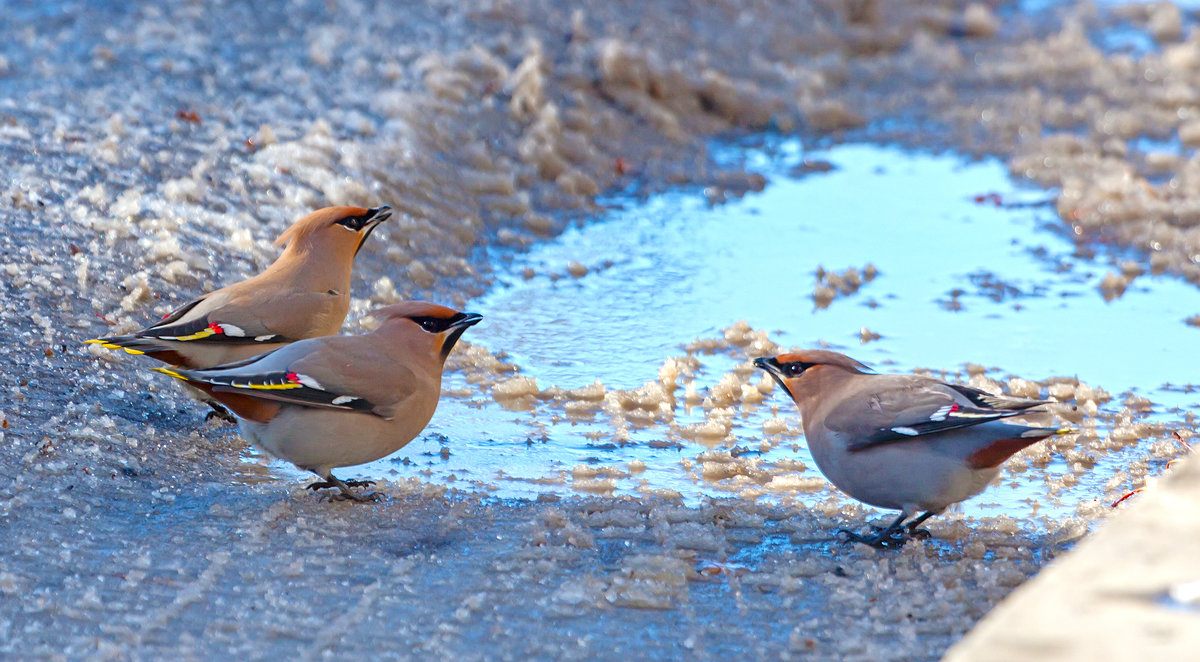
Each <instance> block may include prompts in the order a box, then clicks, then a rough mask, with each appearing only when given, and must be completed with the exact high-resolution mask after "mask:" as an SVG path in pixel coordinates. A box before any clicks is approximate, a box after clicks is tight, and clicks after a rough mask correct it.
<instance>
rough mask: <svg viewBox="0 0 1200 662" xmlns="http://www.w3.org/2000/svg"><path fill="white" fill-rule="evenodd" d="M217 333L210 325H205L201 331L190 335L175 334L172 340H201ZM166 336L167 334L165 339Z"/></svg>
mask: <svg viewBox="0 0 1200 662" xmlns="http://www.w3.org/2000/svg"><path fill="white" fill-rule="evenodd" d="M215 333H216V331H213V330H212V329H210V328H208V327H204V328H203V329H200V330H199V331H197V332H195V333H193V334H191V335H190V336H175V337H173V338H170V340H179V341H182V342H187V341H188V340H200V339H201V338H207V337H209V336H211V335H214V334H215ZM165 338H166V336H164V339H165Z"/></svg>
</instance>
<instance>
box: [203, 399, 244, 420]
mask: <svg viewBox="0 0 1200 662" xmlns="http://www.w3.org/2000/svg"><path fill="white" fill-rule="evenodd" d="M208 406H209V407H212V411H210V412H208V413H207V414H205V415H204V422H205V423H208V422H209V421H211V420H213V419H214V418H219V419H221V420H222V421H225V422H226V423H234V424H236V423H237V417H236V416H234V415H233V413H232V412H230V411H229V410H228V409H226V408H224V407H222V406H221V405H219V404H217V403H215V402H210V403H208Z"/></svg>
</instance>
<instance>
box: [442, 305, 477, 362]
mask: <svg viewBox="0 0 1200 662" xmlns="http://www.w3.org/2000/svg"><path fill="white" fill-rule="evenodd" d="M482 319H483V315H480V314H479V313H459V314H457V315H455V316H454V317H452V318H451V319H450V326H448V327H446V330H447V331H449V332H450V333H449V335H447V336H446V340H445V342H443V343H442V360H443V361H445V360H446V357H447V356H450V350H452V349H454V345H455V343H457V342H458V339H459V338H461V337H462V334H463V333H464V332H465V331H466V330H467V329H469V328H471V327H472V326H474V325H476V324H478V323H479V322H480V320H482Z"/></svg>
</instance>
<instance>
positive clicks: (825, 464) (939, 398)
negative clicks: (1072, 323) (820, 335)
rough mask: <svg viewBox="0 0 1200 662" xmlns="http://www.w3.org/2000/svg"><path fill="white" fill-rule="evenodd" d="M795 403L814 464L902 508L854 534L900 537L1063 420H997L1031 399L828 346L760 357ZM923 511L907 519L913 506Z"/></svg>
mask: <svg viewBox="0 0 1200 662" xmlns="http://www.w3.org/2000/svg"><path fill="white" fill-rule="evenodd" d="M754 365H756V366H758V367H759V368H762V369H763V370H765V371H766V372H767V373H768V374H769V375H771V377H772V378H774V379H775V381H776V382H778V383H779V385H780V386H782V387H783V388H784V390H786V391H787V392H788V394H789V395H791V396H792V399H793V400H795V402H796V404H797V405H798V406H799V408H800V416H801V419H802V422H803V425H804V436H805V438H806V439H807V441H808V448H809V451H810V452H811V453H812V456H813V460H815V461H816V463H817V468H818V469H820V470H821V473H823V474H825V477H826V478H828V479H829V480H830V482H832V483H833V484H834V485H835V486H837V488H838V489H840V490H841V491H843V492H845V493H846V494H848V495H850V496H851V497H854V498H855V499H858V500H859V501H862V502H865V503H868V504H870V505H872V506H877V507H879V508H887V509H892V510H899V511H900V516H899V517H897V518H896V520H895V521H893V522H892V523H891V525H889V526H888V527H886V528H884V529H882V530H880V531H879V532H878V533H877V534H876V535H874V536H862V535H859V534H856V533H854V532H851V531H847V530H842V531H841V532H840V533H844V534H846V535H847V537H848V538H849V539H851V540H854V541H857V542H862V543H866V544H868V545H872V546H875V547H899V546H901V545H903V544H904V542H905V541H906V540H908V538H909V537H911V536H912V535H914V534H918V533H919V534H921V535H926V536H927V535H928V532H927V531H924V530H923V529H918V528H917V527H918V526H920V525H921V523H922V522H924V521H925V520H927V519H929V518H930V517H932V516H934V515H937V514H939V513H941V512H942V511H943V510H945V508H946V507H947V506H949V505H951V504H954V503H958V502H959V501H963V500H964V499H968V498H970V497H972V496H975V495H976V494H979V493H980V492H982V491H983V489H984V488H985V487H987V485H988V483H989V482H991V480H992V478H994V477H995V476H996V474H997V473H998V472H999V471H1000V465H1001V464H1003V463H1004V461H1005V460H1006V459H1008V458H1009V457H1010V456H1012V455H1013V454H1014V453H1016V452H1017V451H1019V450H1021V449H1022V448H1025V447H1026V446H1029V445H1031V444H1034V443H1036V442H1038V441H1040V440H1042V439H1045V438H1046V437H1050V436H1052V435H1055V434H1065V433H1067V432H1071V431H1070V430H1063V429H1055V428H1040V427H1029V426H1025V425H1014V424H1011V423H1005V422H1001V421H1000V419H1004V418H1008V417H1011V416H1017V415H1020V414H1022V413H1025V412H1026V411H1027V410H1029V409H1031V408H1033V407H1037V406H1038V405H1043V404H1047V402H1045V401H1040V400H1025V399H1021V398H1010V397H1005V396H999V395H992V394H990V393H986V392H984V391H980V390H978V389H975V388H971V387H969V386H963V385H959V384H947V383H944V382H940V381H938V380H936V379H932V378H929V377H922V376H919V375H880V374H873V373H869V372H867V370H869V368H867V367H866V366H865V365H863V364H862V363H859V362H858V361H855V360H854V359H852V358H850V357H848V356H845V355H843V354H838V353H837V352H830V351H825V350H808V351H802V352H795V353H789V354H781V355H779V356H776V357H774V358H770V357H762V358H757V359H755V360H754ZM922 511H924V512H923V514H922V515H920V516H919V517H917V518H916V519H914V520H912V521H911V522H909V523H908V524H907V525H906V524H904V521H905V520H906V519H908V518H909V517H911V516H913V515H915V514H916V513H918V512H922Z"/></svg>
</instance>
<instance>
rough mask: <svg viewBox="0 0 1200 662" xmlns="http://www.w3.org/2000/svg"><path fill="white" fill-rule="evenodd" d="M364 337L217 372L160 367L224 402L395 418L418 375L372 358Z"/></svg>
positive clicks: (320, 343)
mask: <svg viewBox="0 0 1200 662" xmlns="http://www.w3.org/2000/svg"><path fill="white" fill-rule="evenodd" d="M362 338H363V336H334V337H325V338H312V339H309V340H304V341H300V342H297V343H293V344H291V345H288V346H286V347H283V348H281V349H278V350H275V351H273V352H268V353H266V354H262V355H260V356H256V357H254V358H251V359H248V360H246V361H241V362H238V363H231V364H227V365H223V366H216V367H214V368H205V369H199V370H179V369H170V368H154V369H155V370H157V371H158V372H162V373H164V374H167V375H171V376H172V377H176V378H178V379H182V380H185V381H187V382H189V383H192V384H193V385H197V386H200V385H203V386H204V387H206V388H204V390H206V391H208V392H210V393H211V395H212V396H213V397H214V398H216V399H217V400H218V401H222V402H223V399H222V395H223V394H231V395H234V396H237V397H239V398H243V397H250V398H254V399H259V400H270V401H273V402H278V403H281V404H288V405H294V406H299V407H317V408H323V409H338V410H343V411H358V412H363V413H368V414H373V415H375V416H379V417H381V418H386V419H390V418H391V417H392V412H393V411H394V408H395V405H396V404H397V403H398V402H400V401H401V400H403V399H404V398H405V397H407V396H408V395H409V394H410V393H411V392H413V391H414V390H415V389H416V379H415V375H413V373H412V371H411V370H409V369H408V368H407V367H405V366H402V365H395V364H394V363H391V362H386V361H381V360H380V358H379V357H378V356H372V355H371V353H370V352H369V351H367V350H369V348H368V347H364V343H362V342H361V340H362ZM235 411H237V410H236V409H235Z"/></svg>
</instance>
